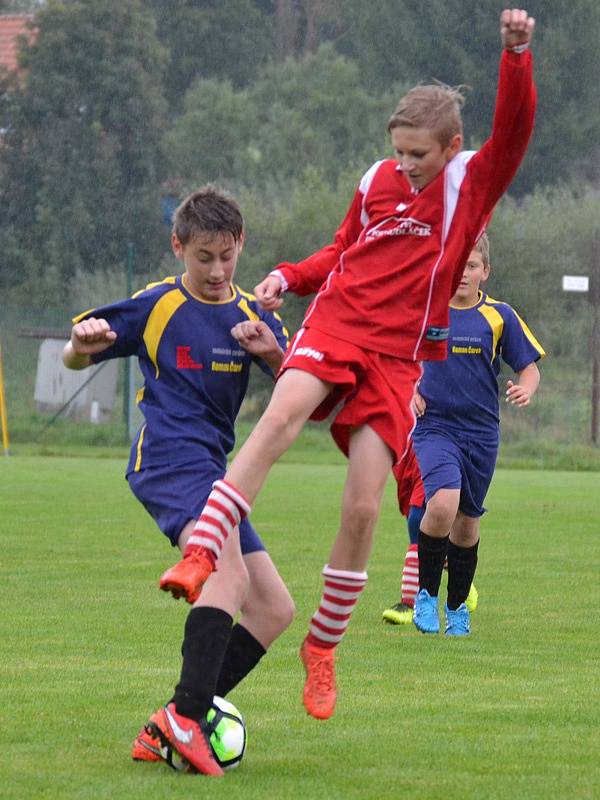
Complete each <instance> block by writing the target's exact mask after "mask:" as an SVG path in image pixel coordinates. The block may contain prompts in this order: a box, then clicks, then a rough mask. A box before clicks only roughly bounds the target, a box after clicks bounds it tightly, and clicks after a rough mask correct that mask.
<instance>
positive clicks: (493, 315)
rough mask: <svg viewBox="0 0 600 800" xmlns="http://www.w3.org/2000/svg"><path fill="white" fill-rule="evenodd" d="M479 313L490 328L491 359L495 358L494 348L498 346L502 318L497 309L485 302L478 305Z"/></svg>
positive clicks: (502, 323) (502, 328) (502, 326)
mask: <svg viewBox="0 0 600 800" xmlns="http://www.w3.org/2000/svg"><path fill="white" fill-rule="evenodd" d="M477 310H478V311H479V313H480V314H482V315H483V316H484V317H485V319H486V320H487V323H488V325H489V326H490V328H491V329H492V335H493V340H492V359H491V360H492V361H493V360H494V359H495V358H496V349H497V347H498V341H499V339H500V337H501V336H502V331H503V330H504V320H503V319H502V315H501V314H500V312H499V311H496V309H495V308H492V307H491V306H486V305H485V303H483V304H482V305H480V306H479V308H478V309H477Z"/></svg>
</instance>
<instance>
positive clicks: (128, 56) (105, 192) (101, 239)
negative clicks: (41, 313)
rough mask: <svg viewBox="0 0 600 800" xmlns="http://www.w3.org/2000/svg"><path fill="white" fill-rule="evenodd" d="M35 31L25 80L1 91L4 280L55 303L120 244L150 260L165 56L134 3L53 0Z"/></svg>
mask: <svg viewBox="0 0 600 800" xmlns="http://www.w3.org/2000/svg"><path fill="white" fill-rule="evenodd" d="M36 25H37V27H38V31H39V32H38V36H37V38H36V41H35V43H34V44H33V45H31V46H30V47H29V48H27V49H26V50H24V51H23V53H22V56H21V63H22V66H23V68H24V69H25V70H26V75H27V80H26V82H25V83H24V84H20V85H17V86H13V87H12V91H10V92H7V93H4V95H3V100H4V102H3V105H2V116H1V120H0V124H1V125H2V127H3V128H4V129H5V137H4V146H3V147H2V149H1V150H0V175H1V177H2V185H1V189H0V192H1V194H0V202H1V203H2V207H3V210H4V213H3V215H2V220H1V221H0V250H1V251H2V252H3V263H2V276H3V283H4V284H5V285H8V284H9V283H10V284H11V285H12V284H14V283H15V281H16V282H17V283H18V282H22V283H23V284H24V285H25V286H26V287H27V291H28V292H31V291H32V290H33V291H35V287H41V288H40V291H41V290H42V288H43V287H45V290H46V291H47V293H48V294H50V293H52V297H53V298H55V299H56V300H57V301H60V299H64V298H65V296H66V295H67V294H68V281H69V278H70V277H71V276H72V275H73V274H75V272H76V271H78V270H84V271H85V270H89V271H93V270H101V269H103V268H106V267H111V266H113V265H115V264H116V263H118V262H122V261H123V260H124V257H125V252H126V243H127V242H128V241H133V242H134V243H135V244H136V245H137V247H138V251H139V254H140V257H141V259H140V260H144V259H147V258H151V257H152V256H153V255H155V252H154V250H155V247H156V245H157V239H158V236H159V234H158V231H159V230H160V206H159V197H160V193H159V183H160V178H161V134H162V128H163V112H164V101H163V96H162V89H161V79H162V73H163V67H164V64H165V52H164V50H163V49H162V48H161V46H160V45H159V43H158V41H157V39H156V37H155V33H154V20H153V18H152V16H151V14H149V13H148V12H147V11H146V10H145V9H144V8H143V6H142V4H141V3H140V2H139V0H122V2H120V3H118V4H113V3H112V2H110V0H77V1H76V2H69V3H60V2H51V3H50V4H49V5H48V7H47V8H46V9H44V10H42V11H40V12H39V14H38V15H37V17H36ZM9 278H10V280H9Z"/></svg>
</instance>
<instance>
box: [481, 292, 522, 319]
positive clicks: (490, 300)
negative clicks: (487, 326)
mask: <svg viewBox="0 0 600 800" xmlns="http://www.w3.org/2000/svg"><path fill="white" fill-rule="evenodd" d="M481 304H482V305H485V306H490V307H491V308H495V309H496V311H497V312H498V313H499V314H508V315H511V316H512V315H514V314H516V311H515V310H514V308H513V307H512V306H511V305H510V303H507V302H505V301H504V300H497V299H496V298H495V297H490V295H489V294H486V293H485V292H482V298H481Z"/></svg>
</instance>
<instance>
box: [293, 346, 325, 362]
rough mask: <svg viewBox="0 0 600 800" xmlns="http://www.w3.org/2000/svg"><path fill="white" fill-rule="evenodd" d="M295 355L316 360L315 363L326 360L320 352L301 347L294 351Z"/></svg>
mask: <svg viewBox="0 0 600 800" xmlns="http://www.w3.org/2000/svg"><path fill="white" fill-rule="evenodd" d="M293 355H295V356H306V357H307V358H314V359H315V361H323V358H324V355H323V353H320V352H319V351H318V350H313V348H312V347H299V348H298V349H297V350H294V353H293Z"/></svg>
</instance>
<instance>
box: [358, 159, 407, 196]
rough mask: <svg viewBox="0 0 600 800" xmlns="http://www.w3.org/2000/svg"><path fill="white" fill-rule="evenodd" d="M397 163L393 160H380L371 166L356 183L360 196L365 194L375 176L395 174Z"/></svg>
mask: <svg viewBox="0 0 600 800" xmlns="http://www.w3.org/2000/svg"><path fill="white" fill-rule="evenodd" d="M397 170H398V162H397V161H396V159H394V158H382V159H380V160H379V161H375V163H374V164H371V166H370V167H369V169H368V170H367V171H366V172H365V173H364V174H363V176H362V178H361V179H360V181H359V183H358V188H359V189H360V191H361V192H362V194H366V193H367V191H368V190H369V187H370V185H371V184H372V183H373V180H374V178H375V176H376V175H380V176H384V175H390V174H392V173H395V172H397Z"/></svg>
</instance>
